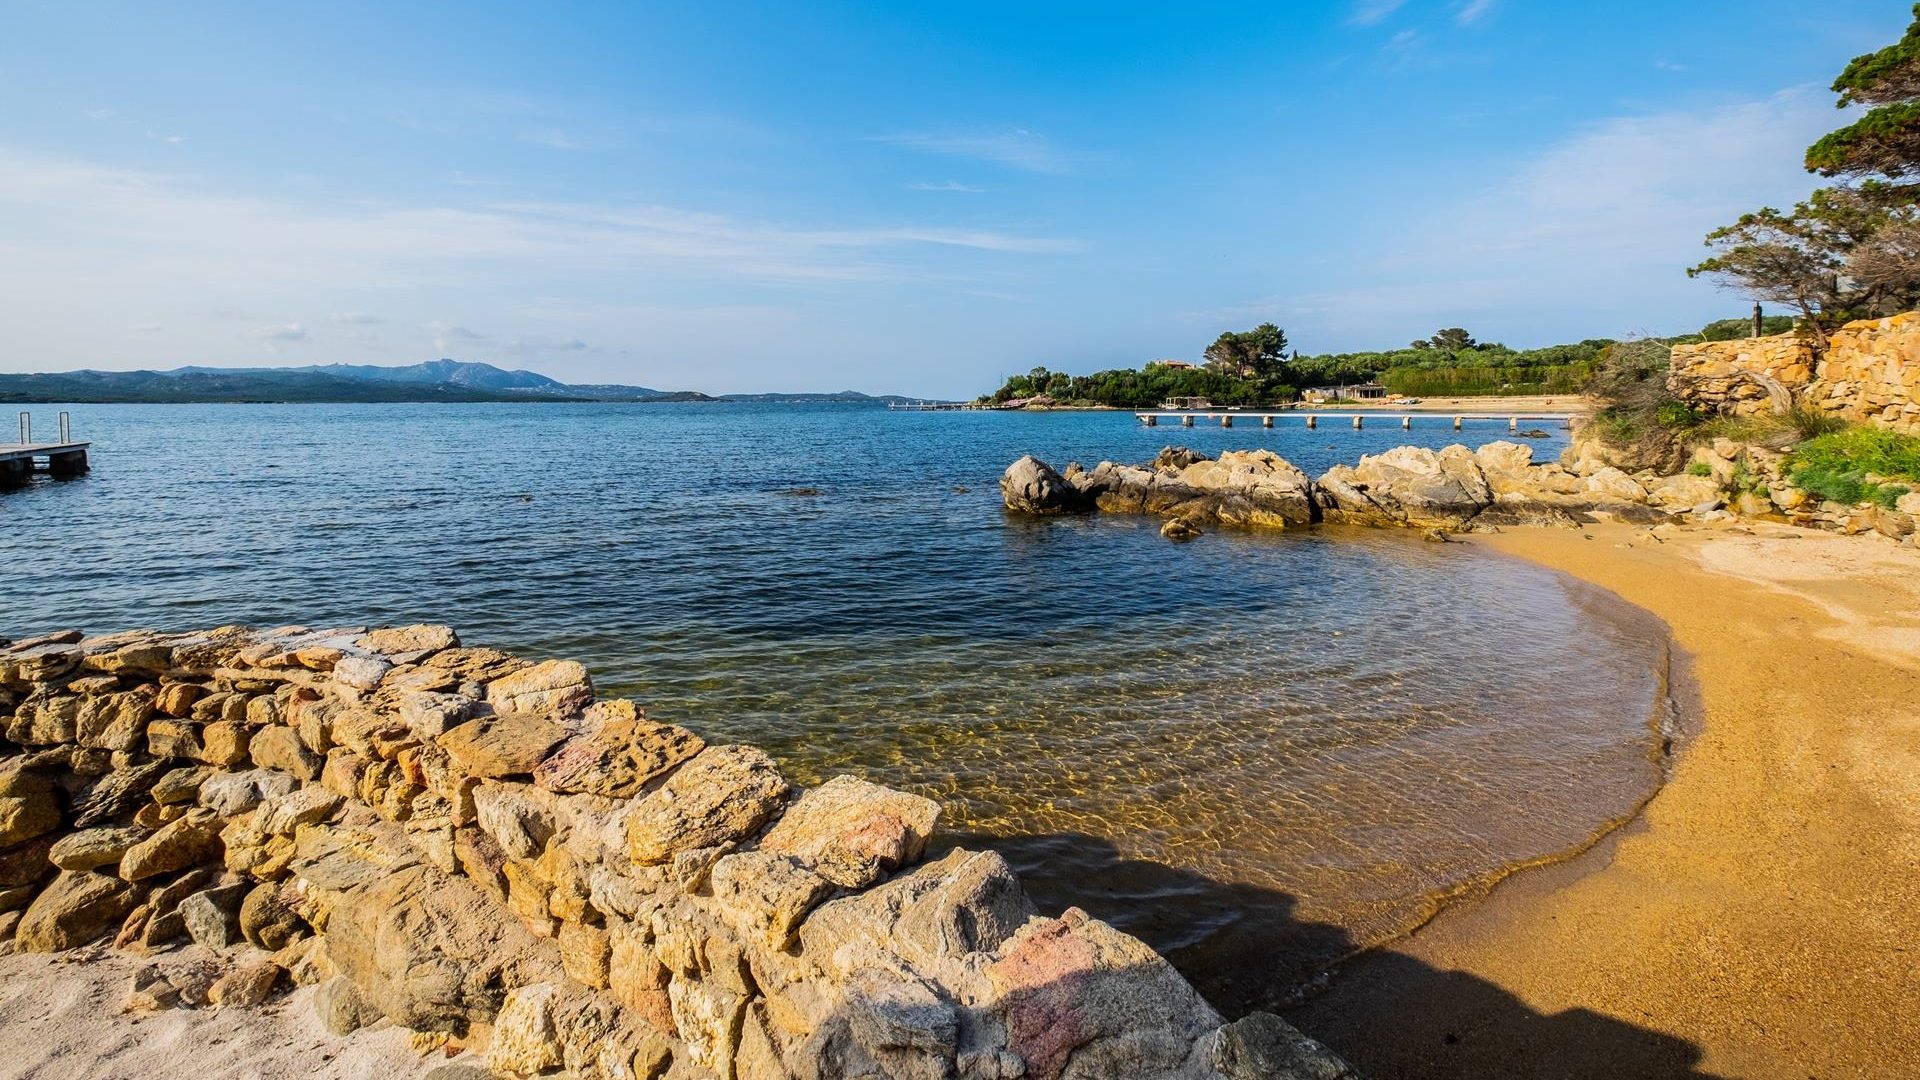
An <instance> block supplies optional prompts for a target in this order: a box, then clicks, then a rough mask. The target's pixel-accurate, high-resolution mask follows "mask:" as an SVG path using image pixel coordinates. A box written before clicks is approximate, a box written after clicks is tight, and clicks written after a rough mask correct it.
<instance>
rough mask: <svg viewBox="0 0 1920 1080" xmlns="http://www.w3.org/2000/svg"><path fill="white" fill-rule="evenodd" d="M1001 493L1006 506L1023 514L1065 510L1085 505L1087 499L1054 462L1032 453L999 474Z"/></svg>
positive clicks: (1077, 508) (1076, 508) (1062, 511)
mask: <svg viewBox="0 0 1920 1080" xmlns="http://www.w3.org/2000/svg"><path fill="white" fill-rule="evenodd" d="M1000 495H1001V497H1003V498H1004V499H1005V500H1006V503H1007V509H1009V510H1017V511H1019V512H1021V513H1023V514H1064V513H1067V512H1068V511H1072V510H1079V509H1082V508H1083V507H1084V506H1085V500H1084V499H1083V498H1082V497H1081V495H1080V492H1079V491H1078V490H1077V489H1076V488H1074V486H1073V485H1072V484H1069V483H1067V480H1066V478H1065V477H1063V476H1061V475H1060V474H1059V473H1057V472H1054V471H1053V466H1051V465H1048V464H1047V463H1046V462H1044V461H1041V460H1040V459H1039V458H1037V457H1034V456H1033V455H1032V454H1028V455H1027V456H1025V457H1023V458H1021V459H1020V460H1019V461H1016V462H1014V463H1013V464H1011V465H1009V466H1007V471H1006V474H1005V475H1004V476H1002V477H1000Z"/></svg>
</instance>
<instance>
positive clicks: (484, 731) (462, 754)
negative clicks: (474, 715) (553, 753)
mask: <svg viewBox="0 0 1920 1080" xmlns="http://www.w3.org/2000/svg"><path fill="white" fill-rule="evenodd" d="M529 670H532V669H529ZM513 700H518V698H514V699H513ZM566 737H567V729H566V728H564V727H561V726H560V725H559V724H555V723H551V722H549V721H547V720H544V719H542V718H540V717H538V716H534V715H531V714H525V713H516V714H513V715H507V716H489V717H483V718H481V719H478V720H469V721H467V722H466V723H464V724H461V725H460V726H459V727H456V728H453V729H452V730H450V731H448V732H447V733H446V734H445V735H442V736H440V739H439V743H440V748H441V749H443V750H445V751H446V752H447V756H448V757H449V758H452V759H453V763H454V764H455V765H457V766H459V768H460V771H461V772H464V773H466V774H467V775H468V776H487V777H495V776H526V775H529V774H531V773H532V772H533V770H534V767H535V766H537V765H539V764H540V763H541V762H542V761H544V760H546V756H547V751H549V750H552V749H553V748H554V747H556V746H558V745H560V743H561V741H562V740H563V739H565V738H566Z"/></svg>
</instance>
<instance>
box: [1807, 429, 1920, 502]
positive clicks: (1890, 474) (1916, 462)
mask: <svg viewBox="0 0 1920 1080" xmlns="http://www.w3.org/2000/svg"><path fill="white" fill-rule="evenodd" d="M1788 470H1789V475H1790V476H1791V477H1792V479H1793V483H1794V486H1795V487H1798V488H1799V489H1800V490H1802V491H1804V492H1806V493H1807V494H1809V495H1812V496H1814V497H1815V498H1819V499H1826V500H1830V501H1832V502H1837V503H1846V504H1848V505H1852V504H1854V503H1863V502H1871V503H1878V504H1879V505H1881V506H1885V507H1888V508H1891V507H1892V506H1893V504H1894V503H1895V502H1896V501H1897V500H1898V499H1899V498H1900V496H1902V495H1905V494H1906V493H1907V492H1909V491H1911V490H1913V485H1914V484H1920V437H1916V436H1913V435H1902V434H1899V433H1898V432H1893V431H1885V430H1882V429H1880V428H1866V427H1850V428H1846V429H1845V430H1842V431H1836V432H1830V433H1828V434H1825V435H1820V436H1817V437H1815V438H1812V439H1808V440H1807V441H1806V442H1804V443H1801V444H1800V445H1799V446H1798V447H1796V448H1795V449H1794V451H1793V456H1792V457H1791V458H1790V459H1789V461H1788ZM1901 481H1905V483H1902V482H1901Z"/></svg>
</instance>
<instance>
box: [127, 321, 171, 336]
mask: <svg viewBox="0 0 1920 1080" xmlns="http://www.w3.org/2000/svg"><path fill="white" fill-rule="evenodd" d="M165 329H166V327H164V326H161V325H160V324H159V323H157V322H137V323H129V324H128V325H127V333H128V334H129V335H131V336H133V337H153V336H154V335H156V334H158V333H160V332H161V331H163V330H165Z"/></svg>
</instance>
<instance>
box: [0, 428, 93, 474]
mask: <svg viewBox="0 0 1920 1080" xmlns="http://www.w3.org/2000/svg"><path fill="white" fill-rule="evenodd" d="M92 445H93V444H92V443H90V442H80V441H77V440H75V439H74V437H73V421H72V418H71V417H69V416H68V415H67V414H66V413H64V412H63V413H61V414H60V437H59V439H58V440H57V441H55V442H36V441H35V440H34V437H33V418H32V416H31V415H30V414H28V413H24V412H23V413H21V414H20V441H18V442H10V443H0V488H3V487H18V486H19V485H21V484H24V483H26V482H27V481H28V480H31V479H33V474H34V471H35V470H36V469H39V470H42V471H45V472H48V473H51V474H53V475H54V476H78V475H80V474H81V473H83V472H86V471H87V467H88V466H87V448H88V447H91V446H92Z"/></svg>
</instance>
